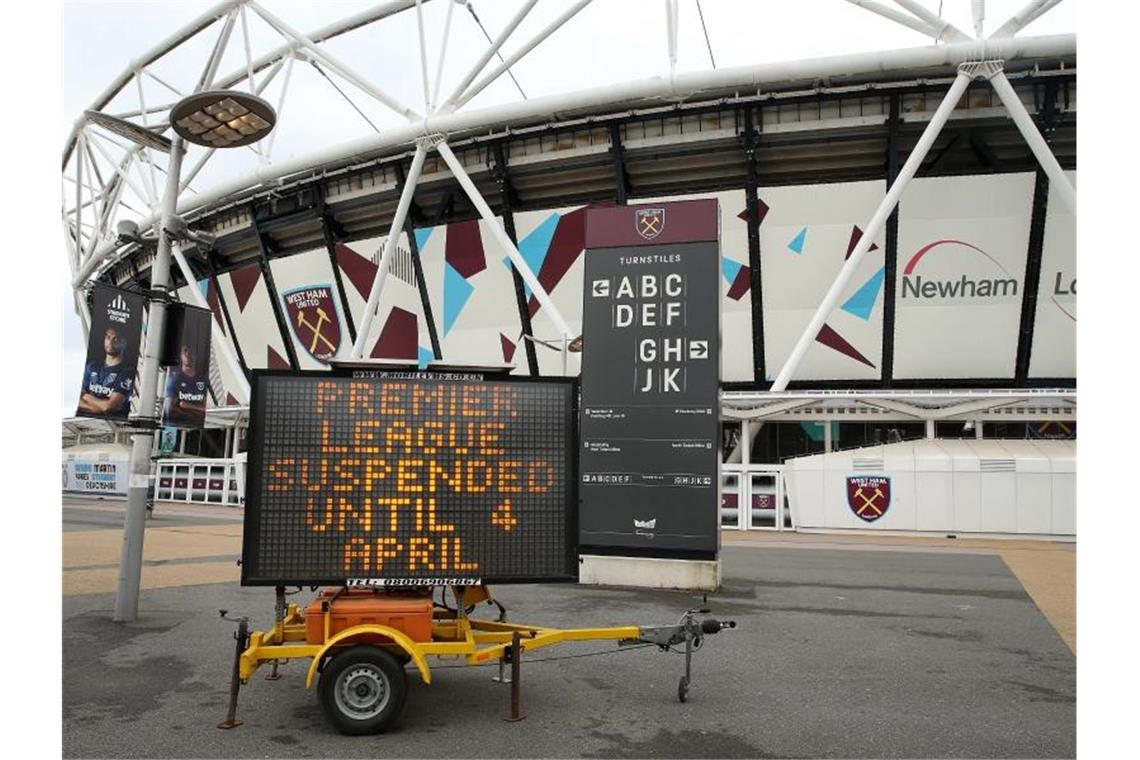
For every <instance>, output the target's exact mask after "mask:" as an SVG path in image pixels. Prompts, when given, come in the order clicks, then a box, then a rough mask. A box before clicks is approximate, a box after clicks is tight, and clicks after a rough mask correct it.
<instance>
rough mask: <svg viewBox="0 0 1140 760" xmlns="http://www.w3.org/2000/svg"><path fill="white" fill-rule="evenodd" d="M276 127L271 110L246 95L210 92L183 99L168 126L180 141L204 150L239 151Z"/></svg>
mask: <svg viewBox="0 0 1140 760" xmlns="http://www.w3.org/2000/svg"><path fill="white" fill-rule="evenodd" d="M276 123H277V113H276V112H275V111H274V110H273V106H271V105H269V104H268V103H267V102H265V101H264V100H262V99H261V98H259V97H257V96H256V95H250V94H249V93H246V92H238V91H236V90H210V91H207V92H199V93H195V94H193V95H190V96H188V97H186V98H183V99H182V100H181V101H179V102H178V103H177V104H176V105H175V106H174V108H172V109H171V111H170V125H171V126H172V127H173V128H174V131H175V132H177V133H178V134H179V135H180V136H181V137H182V139H183V140H185V141H186V142H191V143H194V144H195V145H203V146H205V147H207V148H239V147H241V146H243V145H249V144H250V143H254V142H257V141H258V140H260V139H261V138H263V137H265V136H266V135H268V134H269V133H270V131H272V129H273V126H274V125H275V124H276Z"/></svg>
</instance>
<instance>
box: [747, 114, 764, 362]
mask: <svg viewBox="0 0 1140 760" xmlns="http://www.w3.org/2000/svg"><path fill="white" fill-rule="evenodd" d="M758 113H759V112H758ZM743 139H744V154H745V156H747V159H748V179H747V181H746V182H745V185H744V204H745V206H746V209H745V214H744V216H745V224H747V225H748V274H749V280H750V281H749V284H748V287H749V290H750V294H751V299H752V379H753V381H754V382H757V383H762V382H764V381H765V380H766V379H767V372H768V370H767V366H766V362H765V359H764V292H763V287H762V285H761V281H760V219H759V216H760V215H759V208H758V206H759V202H760V198H759V195H758V194H757V187H758V186H759V184H760V178H759V174H758V172H757V171H756V149H757V148H758V147H759V144H760V134H759V132H758V131H757V130H756V129H755V127H754V125H753V122H752V109H751V108H745V109H744V135H743Z"/></svg>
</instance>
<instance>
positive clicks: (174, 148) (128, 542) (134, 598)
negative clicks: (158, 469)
mask: <svg viewBox="0 0 1140 760" xmlns="http://www.w3.org/2000/svg"><path fill="white" fill-rule="evenodd" d="M184 153H185V150H184V148H183V144H182V138H181V137H178V136H175V137H174V140H173V143H172V145H171V148H170V161H169V163H168V164H167V167H166V188H165V191H164V193H163V196H162V215H161V216H160V217H159V224H158V225H157V227H158V248H157V250H156V251H155V255H154V261H153V262H152V263H151V265H150V290H151V301H150V304H149V307H148V309H147V331H146V343H145V346H144V349H143V356H142V368H141V369H140V371H139V407H138V417H137V418H136V422H137V424H138V425H139V426H140V427H141V428H142V429H141V430H139V432H137V433H135V436H134V441H132V443H131V464H130V481H129V484H128V488H127V512H126V516H125V518H124V520H123V545H122V554H121V556H120V559H119V579H118V584H117V586H116V588H115V612H114V617H113V620H114V621H115V622H116V623H129V622H131V621H133V620H135V619H136V618H137V617H138V610H139V586H140V581H141V577H142V555H143V540H144V538H145V533H146V505H147V499H148V497H149V495H150V466H151V450H152V448H153V446H154V428H155V426H156V425H157V420H156V419H155V414H156V409H157V406H158V393H157V392H158V371H159V358H160V355H161V354H162V340H163V334H164V329H163V328H164V327H165V326H166V298H167V297H168V291H169V288H170V244H171V239H170V234H169V233H168V232H167V231H166V229H167V228H168V227H169V226H170V220H171V219H172V218H173V217H174V213H175V206H176V204H177V203H178V175H179V173H180V172H181V170H182V157H183V154H184Z"/></svg>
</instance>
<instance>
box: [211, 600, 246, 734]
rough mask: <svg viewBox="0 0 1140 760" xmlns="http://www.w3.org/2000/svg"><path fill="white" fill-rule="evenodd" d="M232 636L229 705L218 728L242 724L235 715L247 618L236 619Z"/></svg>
mask: <svg viewBox="0 0 1140 760" xmlns="http://www.w3.org/2000/svg"><path fill="white" fill-rule="evenodd" d="M234 638H235V639H237V647H236V648H235V650H234V669H233V672H232V673H231V674H230V705H229V707H228V708H227V709H226V719H225V720H223V721H222V722H221V723H219V724H218V728H237V727H238V726H240V725H241V724H242V722H241V721H240V720H237V719H236V716H237V699H238V690H239V689H241V654H242V652H244V651H245V647H246V642H247V641H248V640H249V620H248V618H244V617H243V618H241V619H240V620H239V621H238V629H237V633H235V634H234Z"/></svg>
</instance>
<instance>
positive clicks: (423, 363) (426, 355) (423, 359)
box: [416, 346, 435, 369]
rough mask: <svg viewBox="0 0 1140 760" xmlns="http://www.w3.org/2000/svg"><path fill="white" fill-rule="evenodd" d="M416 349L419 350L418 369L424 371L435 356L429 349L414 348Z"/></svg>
mask: <svg viewBox="0 0 1140 760" xmlns="http://www.w3.org/2000/svg"><path fill="white" fill-rule="evenodd" d="M416 348H418V349H419V360H420V369H425V368H426V367H427V365H428V362H430V361H434V360H435V354H434V353H432V350H431V349H430V348H424V347H423V346H416Z"/></svg>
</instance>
